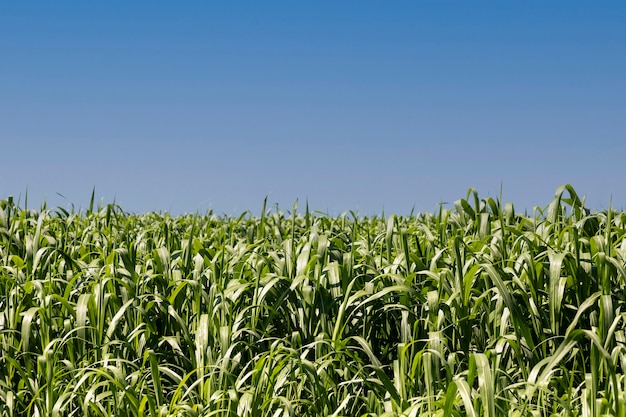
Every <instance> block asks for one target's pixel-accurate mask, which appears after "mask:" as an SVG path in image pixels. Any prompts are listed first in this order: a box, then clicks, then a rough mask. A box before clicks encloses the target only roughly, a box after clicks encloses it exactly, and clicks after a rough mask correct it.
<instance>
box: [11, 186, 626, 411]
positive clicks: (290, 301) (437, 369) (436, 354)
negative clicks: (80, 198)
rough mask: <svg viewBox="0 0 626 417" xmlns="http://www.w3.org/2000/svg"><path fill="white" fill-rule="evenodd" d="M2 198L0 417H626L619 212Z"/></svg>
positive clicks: (623, 229) (575, 202)
mask: <svg viewBox="0 0 626 417" xmlns="http://www.w3.org/2000/svg"><path fill="white" fill-rule="evenodd" d="M296 208H297V206H296V205H295V206H294V208H293V210H292V211H291V212H283V211H279V210H278V209H276V210H266V207H265V205H264V206H263V210H262V213H261V216H260V217H258V216H252V215H250V214H249V213H244V214H243V215H241V216H240V217H238V218H232V217H228V216H216V215H214V214H213V213H211V212H209V213H207V214H205V215H185V216H177V217H172V216H170V215H169V214H167V213H165V214H163V213H146V214H129V213H126V212H124V211H123V210H122V209H121V208H120V207H118V206H116V205H113V204H109V205H106V206H100V207H97V208H94V207H93V199H92V205H91V206H90V208H89V209H88V210H86V211H84V212H73V211H72V212H69V211H67V210H65V209H63V208H56V209H53V210H49V209H47V208H46V207H45V206H44V207H42V208H41V209H40V210H29V209H27V208H20V207H19V206H18V205H17V204H15V203H14V201H13V200H12V199H11V198H9V199H6V200H2V201H1V202H0V415H3V416H23V415H30V416H113V415H114V416H154V417H156V416H276V417H278V416H487V417H495V416H504V415H509V416H602V415H607V416H608V415H611V416H620V417H624V416H626V396H625V389H626V378H625V377H626V373H625V369H626V345H625V343H626V334H625V331H624V330H625V323H624V319H625V313H624V311H626V271H625V260H626V213H621V212H616V211H614V210H608V211H604V212H593V213H591V212H589V211H588V210H586V209H585V207H584V205H583V202H582V201H581V200H580V199H579V198H578V196H577V195H576V193H575V191H574V190H573V188H572V187H571V186H569V185H566V186H563V187H561V188H559V189H558V190H557V193H556V196H555V199H554V201H553V202H552V203H551V204H550V205H549V206H548V207H546V208H545V209H544V210H540V209H536V211H535V213H533V215H532V216H531V215H527V214H518V213H516V212H515V210H514V208H513V206H512V205H511V204H505V205H503V204H501V202H500V201H498V200H494V199H493V198H484V199H480V198H479V197H478V195H477V193H476V192H475V191H474V190H470V191H469V192H468V194H467V196H466V198H465V199H461V200H459V201H457V202H456V203H455V204H454V207H453V208H452V209H444V208H443V207H441V208H440V210H439V211H438V212H436V213H432V214H420V215H410V216H406V217H404V216H395V215H392V216H390V217H388V218H385V216H384V215H383V216H381V217H359V216H357V215H355V214H354V213H347V214H344V215H341V216H337V217H331V216H327V215H320V214H319V213H310V212H309V211H308V208H307V210H306V211H305V213H304V214H297V210H296Z"/></svg>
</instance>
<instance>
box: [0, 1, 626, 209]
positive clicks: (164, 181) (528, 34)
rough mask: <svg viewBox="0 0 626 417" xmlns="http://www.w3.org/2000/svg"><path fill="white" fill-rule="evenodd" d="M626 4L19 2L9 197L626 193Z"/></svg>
mask: <svg viewBox="0 0 626 417" xmlns="http://www.w3.org/2000/svg"><path fill="white" fill-rule="evenodd" d="M624 22H626V2H622V1H619V2H618V1H596V2H592V1H533V0H531V1H506V2H487V1H448V0H443V1H388V2H382V1H365V0H359V1H316V2H293V1H263V2H261V1H254V2H253V1H236V2H203V1H187V2H179V3H174V2H159V1H154V2H148V1H137V2H122V1H110V2H100V3H97V4H96V3H94V2H78V1H64V0H60V1H56V2H46V3H44V2H39V3H35V2H28V3H27V2H13V3H11V4H4V5H2V6H1V11H0V56H1V58H0V59H1V65H0V120H1V123H0V155H2V169H1V170H0V198H5V197H6V196H8V195H13V196H15V197H16V198H17V197H18V196H21V198H22V201H23V199H24V195H25V192H26V190H27V189H28V198H29V205H30V206H34V207H38V206H39V204H40V203H41V202H42V201H43V200H44V198H45V199H46V200H47V202H48V205H49V206H50V205H52V206H56V205H61V206H64V207H70V206H71V205H72V204H73V205H74V206H75V207H77V208H79V207H83V208H84V207H86V206H87V205H88V204H89V198H90V196H91V192H92V189H93V188H94V187H95V190H96V196H97V197H98V199H102V200H103V201H104V202H105V203H108V202H111V201H113V199H115V201H116V202H117V203H119V204H121V205H122V207H123V208H124V209H125V210H126V211H130V212H144V211H149V210H158V211H170V212H172V213H184V212H196V211H199V212H201V213H202V212H205V211H206V210H208V209H212V210H214V211H215V212H216V213H218V214H221V213H226V214H239V213H241V212H243V211H245V210H251V211H252V212H253V213H256V214H258V213H259V212H260V208H261V205H262V202H263V199H264V198H265V196H267V197H268V203H269V204H271V205H273V204H278V205H279V206H280V207H281V208H284V209H290V208H291V205H292V203H293V202H294V200H295V199H299V201H300V207H301V208H302V207H303V206H304V202H305V200H307V199H308V201H309V205H310V207H311V208H312V209H314V210H321V211H325V212H329V213H330V214H338V213H341V212H342V211H345V210H354V211H358V212H359V213H361V214H364V215H371V214H380V213H381V211H382V210H383V208H384V210H385V212H386V213H390V212H396V213H400V214H404V213H408V212H410V210H411V209H412V208H415V210H416V211H422V212H432V211H434V210H435V209H436V208H437V206H438V204H439V203H440V202H441V201H443V202H450V203H451V202H453V201H454V200H456V199H458V198H462V197H464V196H465V194H466V192H467V189H468V188H470V187H473V188H476V189H477V190H478V192H479V195H481V196H483V197H485V196H492V197H498V196H499V195H500V190H501V188H502V195H503V199H504V200H505V201H510V202H513V203H514V204H515V206H516V208H517V210H518V211H523V210H524V209H528V210H532V208H533V207H534V206H540V207H544V206H547V205H548V204H549V202H550V200H551V199H552V197H553V195H554V192H555V190H556V188H557V187H558V186H560V185H562V184H564V183H571V184H572V185H573V186H574V187H575V189H576V190H577V192H578V193H579V194H580V195H581V196H586V197H587V205H588V206H590V207H591V208H593V209H605V208H608V206H609V204H610V202H611V201H612V204H613V206H614V207H617V208H623V207H626V187H624V185H625V184H626V181H625V180H624V179H625V178H626V164H625V163H624V159H625V156H626V75H625V74H626V53H624V51H625V50H626V25H624Z"/></svg>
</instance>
